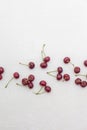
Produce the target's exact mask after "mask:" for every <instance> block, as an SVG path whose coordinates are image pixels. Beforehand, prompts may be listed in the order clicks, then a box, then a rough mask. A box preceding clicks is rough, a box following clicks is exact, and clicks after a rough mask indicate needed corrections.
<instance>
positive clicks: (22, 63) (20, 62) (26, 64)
mask: <svg viewBox="0 0 87 130" xmlns="http://www.w3.org/2000/svg"><path fill="white" fill-rule="evenodd" d="M19 64H20V65H25V66H28V65H27V64H24V63H21V62H19Z"/></svg>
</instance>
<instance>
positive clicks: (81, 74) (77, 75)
mask: <svg viewBox="0 0 87 130" xmlns="http://www.w3.org/2000/svg"><path fill="white" fill-rule="evenodd" d="M75 76H84V77H86V78H87V75H84V74H76V75H75Z"/></svg>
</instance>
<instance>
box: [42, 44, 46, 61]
mask: <svg viewBox="0 0 87 130" xmlns="http://www.w3.org/2000/svg"><path fill="white" fill-rule="evenodd" d="M44 47H45V44H43V47H42V51H41V56H42V60H43V59H44V57H46V54H45V51H44Z"/></svg>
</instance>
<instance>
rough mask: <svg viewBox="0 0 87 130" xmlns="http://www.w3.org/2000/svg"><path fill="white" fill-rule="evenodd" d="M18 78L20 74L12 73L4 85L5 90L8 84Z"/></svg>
mask: <svg viewBox="0 0 87 130" xmlns="http://www.w3.org/2000/svg"><path fill="white" fill-rule="evenodd" d="M19 77H20V74H19V73H18V72H14V73H13V77H12V78H11V79H10V80H9V81H8V83H7V84H6V85H5V88H7V87H8V84H9V83H10V82H11V81H12V80H13V79H14V78H15V79H18V78H19Z"/></svg>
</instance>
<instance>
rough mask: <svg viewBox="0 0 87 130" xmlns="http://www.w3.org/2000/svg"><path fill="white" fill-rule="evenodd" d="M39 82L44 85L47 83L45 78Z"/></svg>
mask: <svg viewBox="0 0 87 130" xmlns="http://www.w3.org/2000/svg"><path fill="white" fill-rule="evenodd" d="M39 84H40V85H41V86H46V85H47V83H46V81H45V80H41V81H40V83H39Z"/></svg>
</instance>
